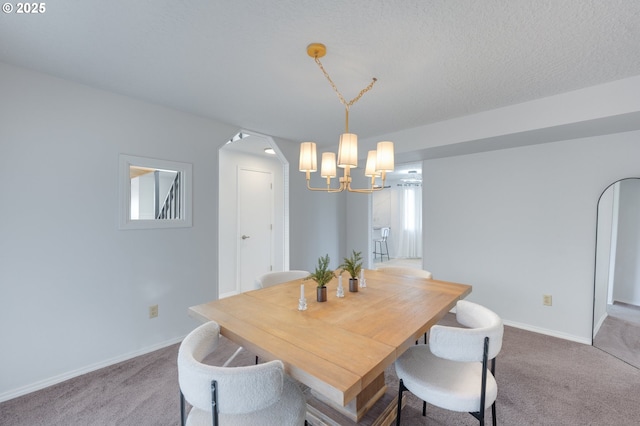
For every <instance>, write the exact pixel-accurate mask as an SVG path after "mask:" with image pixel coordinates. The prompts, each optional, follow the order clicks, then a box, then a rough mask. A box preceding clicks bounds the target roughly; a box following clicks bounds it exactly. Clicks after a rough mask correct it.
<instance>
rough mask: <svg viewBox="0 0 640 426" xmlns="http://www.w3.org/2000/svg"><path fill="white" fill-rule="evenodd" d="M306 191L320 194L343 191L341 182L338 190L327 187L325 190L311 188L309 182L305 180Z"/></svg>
mask: <svg viewBox="0 0 640 426" xmlns="http://www.w3.org/2000/svg"><path fill="white" fill-rule="evenodd" d="M307 189H308V190H310V191H322V192H329V193H331V192H342V191H344V190H345V187H344V184H343V183H342V182H341V183H340V186H339V187H338V188H331V187H329V186H327V187H326V188H313V187H312V186H311V180H310V179H307Z"/></svg>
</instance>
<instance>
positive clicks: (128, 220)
mask: <svg viewBox="0 0 640 426" xmlns="http://www.w3.org/2000/svg"><path fill="white" fill-rule="evenodd" d="M191 169H192V167H191V164H189V163H180V162H176V161H167V160H158V159H154V158H145V157H136V156H133V155H125V154H121V155H120V164H119V174H120V178H119V180H120V229H151V228H183V227H189V226H191V224H192V222H191V194H192V190H191V172H192V170H191Z"/></svg>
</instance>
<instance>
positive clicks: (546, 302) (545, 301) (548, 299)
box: [542, 294, 552, 306]
mask: <svg viewBox="0 0 640 426" xmlns="http://www.w3.org/2000/svg"><path fill="white" fill-rule="evenodd" d="M542 304H543V305H544V306H551V304H552V299H551V295H550V294H543V295H542Z"/></svg>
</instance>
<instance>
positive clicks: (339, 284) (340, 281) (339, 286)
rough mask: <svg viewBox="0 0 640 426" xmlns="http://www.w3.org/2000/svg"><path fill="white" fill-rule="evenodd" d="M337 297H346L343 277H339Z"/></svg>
mask: <svg viewBox="0 0 640 426" xmlns="http://www.w3.org/2000/svg"><path fill="white" fill-rule="evenodd" d="M336 297H344V287H342V275H341V276H339V277H338V290H336Z"/></svg>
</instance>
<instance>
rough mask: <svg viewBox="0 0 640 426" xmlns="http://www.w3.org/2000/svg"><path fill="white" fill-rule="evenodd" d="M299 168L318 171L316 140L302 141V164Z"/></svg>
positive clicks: (303, 170)
mask: <svg viewBox="0 0 640 426" xmlns="http://www.w3.org/2000/svg"><path fill="white" fill-rule="evenodd" d="M298 168H299V170H300V171H301V172H307V173H309V172H316V171H318V157H317V155H316V143H315V142H302V143H301V144H300V164H299V167H298Z"/></svg>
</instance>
